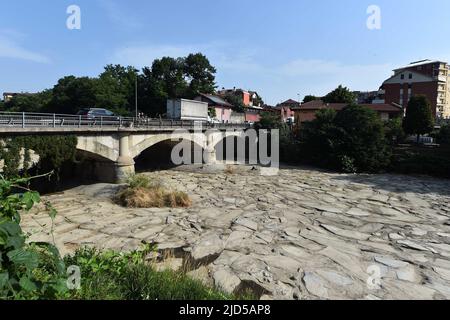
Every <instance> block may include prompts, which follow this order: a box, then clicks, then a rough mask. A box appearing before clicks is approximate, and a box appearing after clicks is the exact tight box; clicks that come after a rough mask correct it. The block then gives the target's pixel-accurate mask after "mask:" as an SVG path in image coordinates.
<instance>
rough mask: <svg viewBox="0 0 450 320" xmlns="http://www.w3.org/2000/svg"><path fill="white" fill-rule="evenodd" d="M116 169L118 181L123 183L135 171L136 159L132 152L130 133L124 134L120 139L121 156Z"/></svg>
mask: <svg viewBox="0 0 450 320" xmlns="http://www.w3.org/2000/svg"><path fill="white" fill-rule="evenodd" d="M115 171H116V172H115V176H116V182H117V183H123V182H124V181H126V179H127V177H128V176H129V175H130V174H133V173H134V172H135V171H134V159H133V158H132V157H131V152H130V135H122V136H121V137H120V139H119V158H117V161H116V163H115Z"/></svg>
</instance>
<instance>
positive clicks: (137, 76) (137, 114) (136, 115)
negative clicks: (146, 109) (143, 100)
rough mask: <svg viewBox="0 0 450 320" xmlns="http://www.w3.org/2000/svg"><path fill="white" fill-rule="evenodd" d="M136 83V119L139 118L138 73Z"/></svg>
mask: <svg viewBox="0 0 450 320" xmlns="http://www.w3.org/2000/svg"><path fill="white" fill-rule="evenodd" d="M135 80H136V81H135V83H134V87H135V92H134V96H135V100H136V101H135V103H136V106H135V107H136V120H137V119H138V87H137V85H138V75H137V73H136V79H135Z"/></svg>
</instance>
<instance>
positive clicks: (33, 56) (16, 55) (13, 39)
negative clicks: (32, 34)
mask: <svg viewBox="0 0 450 320" xmlns="http://www.w3.org/2000/svg"><path fill="white" fill-rule="evenodd" d="M23 37H24V35H23V34H21V33H18V32H15V31H13V30H0V58H11V59H19V60H27V61H32V62H37V63H50V59H49V58H48V57H46V56H45V55H42V54H40V53H37V52H33V51H31V50H28V49H26V48H24V47H22V46H21V45H20V44H19V43H18V41H17V39H18V38H23Z"/></svg>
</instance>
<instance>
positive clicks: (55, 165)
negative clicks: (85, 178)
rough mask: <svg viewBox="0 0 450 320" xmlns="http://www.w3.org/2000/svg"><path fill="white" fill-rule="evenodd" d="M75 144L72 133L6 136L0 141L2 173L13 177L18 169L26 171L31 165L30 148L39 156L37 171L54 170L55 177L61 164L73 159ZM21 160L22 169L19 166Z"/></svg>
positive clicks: (75, 139)
mask: <svg viewBox="0 0 450 320" xmlns="http://www.w3.org/2000/svg"><path fill="white" fill-rule="evenodd" d="M76 146H77V138H76V136H72V135H67V136H60V135H55V136H15V137H6V138H4V139H3V140H2V142H1V143H0V159H3V160H4V168H3V175H4V176H5V177H8V178H14V177H17V176H19V174H20V171H23V172H25V173H26V172H27V171H28V170H29V169H30V167H31V154H30V150H33V151H34V152H35V153H36V154H38V155H39V157H40V161H39V163H38V164H37V169H38V171H42V172H50V171H55V172H56V178H57V176H58V172H59V170H60V168H61V166H62V165H63V164H64V163H65V162H68V161H72V160H73V159H74V157H75V152H76ZM21 160H23V161H21ZM21 162H22V163H23V169H22V170H20V168H19V167H20V164H21Z"/></svg>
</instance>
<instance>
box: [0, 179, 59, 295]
mask: <svg viewBox="0 0 450 320" xmlns="http://www.w3.org/2000/svg"><path fill="white" fill-rule="evenodd" d="M29 182H30V179H13V180H5V179H4V178H3V176H0V299H55V298H57V297H58V296H59V295H61V294H63V293H64V292H65V291H66V286H65V279H64V275H65V267H64V263H63V262H62V260H61V258H60V256H59V253H58V250H57V249H56V248H55V247H54V246H53V245H51V244H48V243H26V241H25V240H26V235H25V234H24V232H23V231H22V229H21V227H20V220H21V217H20V212H22V211H25V212H27V211H29V210H30V209H31V208H32V207H33V206H34V205H35V204H37V203H39V202H41V199H40V196H39V194H38V193H37V192H33V191H31V190H29V189H28V188H27V187H26V185H27V184H28V183H29ZM16 190H19V192H18V191H16ZM45 205H46V208H47V210H48V213H49V215H50V217H51V218H52V219H54V217H55V215H56V211H55V210H54V209H53V208H52V207H51V205H50V204H48V203H45Z"/></svg>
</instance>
